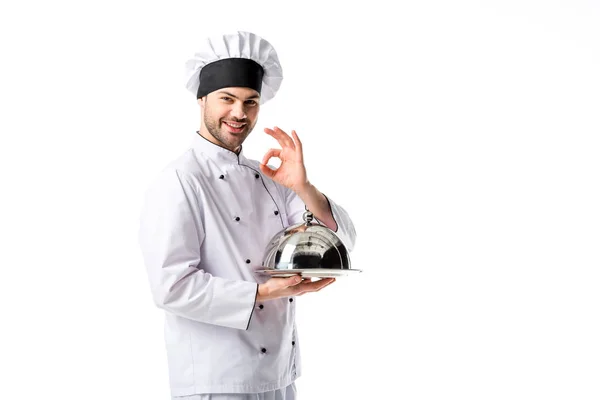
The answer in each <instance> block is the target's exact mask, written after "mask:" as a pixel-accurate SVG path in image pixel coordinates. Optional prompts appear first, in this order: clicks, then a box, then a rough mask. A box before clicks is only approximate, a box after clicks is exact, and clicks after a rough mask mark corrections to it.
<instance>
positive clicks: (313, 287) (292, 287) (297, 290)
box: [256, 276, 335, 301]
mask: <svg viewBox="0 0 600 400" xmlns="http://www.w3.org/2000/svg"><path fill="white" fill-rule="evenodd" d="M333 282H335V278H323V279H319V280H316V281H314V282H313V281H312V280H311V279H310V278H305V279H302V278H301V277H300V276H292V277H289V278H271V279H269V280H268V281H266V282H265V283H263V284H261V285H258V296H257V298H256V300H257V301H265V300H273V299H278V298H280V297H290V296H300V295H302V294H304V293H308V292H318V291H319V290H321V289H323V288H324V287H325V286H327V285H330V284H332V283H333Z"/></svg>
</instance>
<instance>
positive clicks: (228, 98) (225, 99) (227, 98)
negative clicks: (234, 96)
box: [221, 97, 231, 101]
mask: <svg viewBox="0 0 600 400" xmlns="http://www.w3.org/2000/svg"><path fill="white" fill-rule="evenodd" d="M221 100H223V101H230V100H231V97H221Z"/></svg>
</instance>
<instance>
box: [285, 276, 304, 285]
mask: <svg viewBox="0 0 600 400" xmlns="http://www.w3.org/2000/svg"><path fill="white" fill-rule="evenodd" d="M286 281H287V282H286V286H287V287H290V286H295V285H297V284H299V283H300V282H302V277H300V276H298V275H296V276H292V277H289V278H288V279H286Z"/></svg>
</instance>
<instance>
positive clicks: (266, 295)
mask: <svg viewBox="0 0 600 400" xmlns="http://www.w3.org/2000/svg"><path fill="white" fill-rule="evenodd" d="M186 68H187V72H188V80H187V83H186V87H187V88H188V89H189V90H190V91H191V92H192V93H194V94H195V95H196V98H197V99H198V104H199V105H200V108H201V115H202V123H201V127H200V130H199V131H198V132H196V134H195V135H194V137H193V141H192V145H191V148H190V149H189V150H188V151H186V152H185V153H184V154H183V155H182V156H181V157H179V158H178V159H177V160H175V161H173V162H172V163H171V164H170V165H168V166H167V167H166V168H165V169H164V170H163V171H162V172H161V173H160V174H159V176H158V177H157V178H156V179H155V180H154V182H153V183H152V184H151V185H150V188H149V189H148V191H147V194H146V197H145V202H144V207H143V210H142V214H141V223H140V232H139V233H140V246H141V249H142V254H143V258H144V263H145V265H146V268H147V272H148V276H149V281H150V286H151V291H152V295H153V298H154V301H155V303H156V305H157V306H158V307H160V308H162V309H164V310H165V318H166V321H165V339H166V345H167V357H168V365H169V375H170V383H171V393H172V396H173V398H177V399H194V400H200V399H209V398H210V399H248V398H253V399H287V400H290V399H292V400H293V399H294V398H295V393H296V388H295V385H294V382H295V380H296V378H298V377H299V376H300V358H299V353H298V349H299V340H298V337H297V334H296V325H295V321H294V318H295V302H294V299H295V297H296V296H298V295H301V294H304V293H307V292H315V291H318V290H320V289H322V288H324V287H325V286H327V285H329V284H331V283H332V282H333V281H334V279H321V280H317V281H311V280H310V279H301V278H299V277H290V278H270V279H269V278H268V277H265V276H261V275H260V274H257V273H255V271H256V270H258V269H261V264H262V257H263V252H264V251H265V249H266V247H267V245H268V243H269V241H270V239H271V238H272V237H273V236H274V235H275V234H277V233H278V232H280V231H281V230H282V229H284V228H286V227H287V226H289V225H292V224H296V223H300V222H302V215H303V213H304V212H305V211H306V210H307V209H308V210H310V211H311V212H312V213H313V215H314V217H315V219H316V220H317V221H318V222H319V223H322V224H324V225H326V226H328V227H329V228H331V229H332V230H334V231H335V232H336V233H337V235H338V236H339V237H340V239H341V240H342V242H343V243H344V245H345V246H346V247H347V248H348V250H351V249H352V247H353V245H354V241H355V230H354V226H353V224H352V221H351V220H350V218H349V216H348V214H347V213H346V211H345V210H344V209H343V208H342V207H340V206H339V205H338V204H336V203H335V202H334V201H332V200H331V199H329V198H327V197H325V196H324V195H323V194H322V193H321V192H320V191H319V190H317V188H315V187H314V186H313V185H312V184H311V183H310V181H309V180H308V178H307V175H306V170H305V167H304V162H303V149H302V143H301V142H300V139H299V138H298V135H297V134H296V133H295V132H294V131H292V132H291V136H290V135H288V134H287V133H286V132H284V131H282V130H281V129H279V128H277V127H275V128H274V129H265V132H266V133H267V134H269V135H271V136H272V137H274V138H275V139H276V140H277V141H278V142H279V144H280V145H281V149H271V150H269V151H268V152H267V153H266V154H265V156H264V158H263V160H262V162H260V163H259V162H258V161H255V160H250V159H247V158H246V157H245V156H244V154H243V152H242V143H243V142H244V140H245V139H246V137H247V136H248V135H249V134H250V132H251V131H252V129H253V128H254V126H255V124H256V121H257V118H258V113H259V109H260V105H261V104H263V103H264V102H266V101H267V100H269V99H271V98H273V97H274V96H275V94H276V92H277V90H278V89H279V86H280V84H281V80H282V70H281V66H280V64H279V60H278V57H277V53H276V52H275V49H274V48H273V47H272V46H271V44H269V42H267V41H266V40H264V39H262V38H260V37H258V36H256V35H254V34H252V33H247V32H237V33H234V34H229V35H223V36H219V37H213V38H209V39H207V40H206V41H205V42H204V44H203V46H202V48H201V49H200V50H199V51H198V52H197V53H196V54H195V56H194V57H193V58H192V59H191V60H190V61H188V63H187V64H186ZM272 157H277V158H279V159H280V160H281V164H280V166H279V168H277V169H273V168H271V167H269V166H268V165H267V163H268V161H269V159H270V158H272ZM250 395H252V396H253V397H250Z"/></svg>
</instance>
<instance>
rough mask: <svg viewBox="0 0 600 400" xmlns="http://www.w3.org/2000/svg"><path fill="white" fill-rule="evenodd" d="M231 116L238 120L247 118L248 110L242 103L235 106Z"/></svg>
mask: <svg viewBox="0 0 600 400" xmlns="http://www.w3.org/2000/svg"><path fill="white" fill-rule="evenodd" d="M231 115H232V116H234V117H235V118H238V119H244V118H246V109H245V107H244V105H243V104H242V103H237V104H234V106H233V108H232V110H231Z"/></svg>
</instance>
